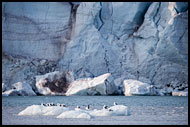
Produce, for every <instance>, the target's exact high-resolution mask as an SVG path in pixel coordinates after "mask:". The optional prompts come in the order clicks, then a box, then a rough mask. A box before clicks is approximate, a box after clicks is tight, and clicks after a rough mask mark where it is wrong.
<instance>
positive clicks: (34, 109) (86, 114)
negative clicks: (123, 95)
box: [18, 105, 129, 119]
mask: <svg viewBox="0 0 190 127" xmlns="http://www.w3.org/2000/svg"><path fill="white" fill-rule="evenodd" d="M18 115H44V116H47V115H55V116H57V117H56V118H62V119H64V118H84V119H91V118H93V117H95V116H128V115H129V110H128V107H127V106H124V105H115V106H112V107H110V108H107V109H100V110H98V109H94V110H83V109H80V108H75V109H74V110H70V109H69V108H66V107H59V106H47V107H46V106H42V105H32V106H29V107H27V108H26V109H24V110H23V111H21V112H20V113H19V114H18Z"/></svg>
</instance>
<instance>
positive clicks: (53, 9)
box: [2, 2, 188, 95]
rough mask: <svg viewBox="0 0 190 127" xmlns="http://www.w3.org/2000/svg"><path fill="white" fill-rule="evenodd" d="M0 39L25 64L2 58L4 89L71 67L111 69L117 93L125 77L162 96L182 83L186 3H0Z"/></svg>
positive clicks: (82, 72) (85, 73) (82, 71)
mask: <svg viewBox="0 0 190 127" xmlns="http://www.w3.org/2000/svg"><path fill="white" fill-rule="evenodd" d="M126 10H127V11H126ZM2 38H3V40H2V41H3V43H2V46H3V53H5V54H7V55H8V56H14V58H15V59H16V58H18V57H19V58H20V57H21V58H22V59H25V60H26V61H27V63H29V66H26V65H27V64H26V65H24V64H23V65H22V64H21V65H20V64H18V65H19V66H17V64H16V63H17V62H11V61H8V60H7V59H6V58H5V57H4V58H3V60H2V61H3V65H2V66H3V76H2V77H3V83H5V85H7V86H10V84H13V83H16V82H19V81H24V80H26V79H27V82H28V83H29V84H30V85H31V86H32V88H33V89H36V88H35V81H34V79H32V78H34V76H35V75H43V74H45V73H49V72H53V71H55V70H59V71H65V72H68V71H69V70H72V71H73V76H74V78H75V79H78V78H87V77H90V78H94V77H97V76H99V75H101V74H105V73H111V75H112V77H113V79H114V84H115V86H116V88H117V89H118V92H117V93H118V94H123V93H124V91H123V89H124V86H123V80H125V79H133V80H139V81H142V82H144V83H148V84H151V85H153V86H154V87H156V88H157V89H158V91H160V90H161V92H159V93H160V94H163V95H167V94H169V95H172V90H173V91H175V90H179V91H183V90H184V89H186V88H188V78H187V77H188V71H187V69H188V48H187V47H188V3H187V2H81V3H78V2H74V3H73V2H53V3H49V2H46V3H39V2H38V3H37V2H32V3H28V2H22V3H14V2H7V3H6V2H4V3H3V4H2ZM29 58H30V59H32V60H29ZM42 59H43V60H42ZM7 61H8V62H7ZM30 61H37V62H36V63H37V64H36V65H35V62H34V65H35V66H34V65H33V64H30V63H31V62H30ZM40 61H41V62H40ZM44 61H46V62H44ZM50 61H53V64H51V65H55V66H51V65H50V66H48V69H46V68H45V66H43V65H41V64H44V63H51V62H50ZM7 63H9V64H7ZM18 63H20V62H18ZM38 63H41V64H38ZM9 65H10V66H12V65H15V66H14V67H10V66H9ZM45 65H46V64H45ZM46 67H47V66H46ZM11 68H13V71H10V70H9V69H11ZM44 68H45V69H44ZM7 70H9V71H7ZM41 70H42V72H41V74H39V73H40V71H41ZM45 70H48V72H47V71H45ZM23 72H24V73H23ZM27 72H28V73H27ZM20 75H21V76H20ZM18 77H19V78H18ZM30 77H31V78H30ZM42 82H46V81H42ZM173 82H175V83H176V84H175V85H173V84H174V83H173ZM168 85H169V88H168ZM170 87H171V88H170ZM114 89H115V88H114ZM109 91H111V90H109ZM110 93H115V92H110Z"/></svg>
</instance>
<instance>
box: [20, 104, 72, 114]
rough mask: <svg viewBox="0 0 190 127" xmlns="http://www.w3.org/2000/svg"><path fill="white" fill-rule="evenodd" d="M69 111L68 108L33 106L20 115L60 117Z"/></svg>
mask: <svg viewBox="0 0 190 127" xmlns="http://www.w3.org/2000/svg"><path fill="white" fill-rule="evenodd" d="M67 110H69V109H68V108H66V107H58V106H50V107H49V106H48V107H45V106H42V105H32V106H29V107H27V108H26V109H24V110H23V111H21V112H20V113H19V114H18V115H59V114H61V113H62V112H64V111H67Z"/></svg>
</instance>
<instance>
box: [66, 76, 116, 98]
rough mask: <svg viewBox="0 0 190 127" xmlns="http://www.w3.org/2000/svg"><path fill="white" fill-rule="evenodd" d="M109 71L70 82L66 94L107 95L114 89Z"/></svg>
mask: <svg viewBox="0 0 190 127" xmlns="http://www.w3.org/2000/svg"><path fill="white" fill-rule="evenodd" d="M110 81H113V80H111V76H110V73H106V74H103V75H100V76H98V77H95V78H93V79H91V78H85V79H78V80H76V81H74V82H73V83H71V85H70V86H69V88H68V90H67V92H66V95H67V96H69V95H109V94H113V93H114V92H115V91H114V90H115V89H114V86H113V84H111V83H112V82H110Z"/></svg>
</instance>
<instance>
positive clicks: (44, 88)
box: [36, 71, 74, 95]
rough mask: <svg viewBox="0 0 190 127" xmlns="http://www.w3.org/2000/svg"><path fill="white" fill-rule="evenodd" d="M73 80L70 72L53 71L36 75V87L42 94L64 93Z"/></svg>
mask: <svg viewBox="0 0 190 127" xmlns="http://www.w3.org/2000/svg"><path fill="white" fill-rule="evenodd" d="M73 81H74V79H73V76H72V72H68V73H63V72H59V71H55V72H51V73H47V74H45V75H40V76H36V87H37V89H38V92H39V93H40V94H42V95H65V92H66V91H67V88H68V86H69V85H70V83H71V82H73Z"/></svg>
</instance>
